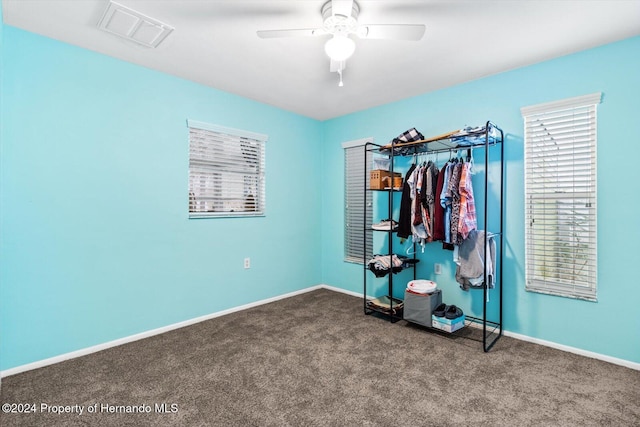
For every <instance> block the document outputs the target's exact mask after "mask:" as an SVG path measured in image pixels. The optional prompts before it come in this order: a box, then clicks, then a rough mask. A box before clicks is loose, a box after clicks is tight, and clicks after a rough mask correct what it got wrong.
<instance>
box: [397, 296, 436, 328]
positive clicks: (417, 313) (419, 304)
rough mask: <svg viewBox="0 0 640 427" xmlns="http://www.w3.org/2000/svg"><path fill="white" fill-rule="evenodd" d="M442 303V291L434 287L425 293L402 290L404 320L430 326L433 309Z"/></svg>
mask: <svg viewBox="0 0 640 427" xmlns="http://www.w3.org/2000/svg"><path fill="white" fill-rule="evenodd" d="M441 303H442V291H441V290H440V289H436V290H435V291H434V292H432V293H430V294H425V295H418V294H414V293H412V292H408V291H405V292H404V320H406V321H407V322H412V323H417V324H418V325H422V326H428V327H432V322H431V315H432V314H433V310H434V309H435V308H436V307H437V306H438V305H440V304H441Z"/></svg>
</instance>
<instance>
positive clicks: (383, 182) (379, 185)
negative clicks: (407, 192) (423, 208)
mask: <svg viewBox="0 0 640 427" xmlns="http://www.w3.org/2000/svg"><path fill="white" fill-rule="evenodd" d="M391 181H393V187H394V188H396V189H400V188H402V174H401V173H400V172H394V173H393V180H392V179H391V172H389V171H386V170H382V169H375V170H372V171H371V173H370V175H369V188H370V189H371V190H384V189H386V188H391V184H392V182H391Z"/></svg>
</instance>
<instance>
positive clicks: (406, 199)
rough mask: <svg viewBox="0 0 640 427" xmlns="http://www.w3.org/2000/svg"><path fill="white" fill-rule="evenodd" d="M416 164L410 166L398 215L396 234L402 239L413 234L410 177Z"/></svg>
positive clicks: (405, 178)
mask: <svg viewBox="0 0 640 427" xmlns="http://www.w3.org/2000/svg"><path fill="white" fill-rule="evenodd" d="M415 168H416V165H415V164H412V165H411V166H410V167H409V170H408V171H407V173H406V175H405V177H404V185H403V186H402V198H401V199H400V216H399V217H398V230H397V232H396V234H397V235H398V237H399V238H401V239H406V238H408V237H409V236H411V186H410V185H409V177H410V176H411V174H412V173H413V171H414V170H415Z"/></svg>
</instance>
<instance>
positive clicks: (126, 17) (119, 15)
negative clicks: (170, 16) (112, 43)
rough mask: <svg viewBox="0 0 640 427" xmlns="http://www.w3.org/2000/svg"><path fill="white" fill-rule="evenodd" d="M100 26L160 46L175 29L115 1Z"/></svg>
mask: <svg viewBox="0 0 640 427" xmlns="http://www.w3.org/2000/svg"><path fill="white" fill-rule="evenodd" d="M98 28H100V29H101V30H104V31H106V32H108V33H111V34H115V35H117V36H120V37H124V38H125V39H127V40H131V41H132V42H135V43H138V44H141V45H143V46H147V47H158V45H159V44H160V43H161V42H162V41H163V40H164V39H165V38H166V37H167V36H168V35H169V34H170V33H171V32H172V31H173V27H171V26H169V25H167V24H165V23H163V22H160V21H158V20H157V19H153V18H150V17H148V16H146V15H143V14H142V13H140V12H137V11H135V10H133V9H130V8H128V7H126V6H123V5H121V4H119V3H116V2H113V1H112V2H109V6H108V7H107V10H105V12H104V14H103V15H102V19H100V22H98Z"/></svg>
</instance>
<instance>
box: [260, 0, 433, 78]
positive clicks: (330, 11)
mask: <svg viewBox="0 0 640 427" xmlns="http://www.w3.org/2000/svg"><path fill="white" fill-rule="evenodd" d="M321 14H322V22H323V25H322V27H320V28H308V29H291V30H262V31H258V32H257V33H258V37H260V38H263V39H267V38H277V37H308V36H331V38H330V39H329V40H328V41H327V42H326V44H325V45H324V50H325V52H326V53H327V55H328V56H329V58H331V63H330V65H329V71H331V72H335V73H338V75H339V76H340V82H339V83H338V86H343V83H342V71H343V70H344V69H345V67H346V61H347V59H348V58H349V57H350V56H351V55H353V52H354V51H355V49H356V44H355V42H354V41H353V39H352V38H351V37H350V36H351V35H352V34H353V35H355V36H356V37H358V38H361V39H385V40H420V39H421V38H422V36H423V35H424V31H425V26H424V25H422V24H373V25H370V24H366V25H359V24H358V15H359V14H360V6H359V5H358V3H356V2H355V1H354V0H329V1H327V2H326V3H325V4H324V5H323V6H322V9H321Z"/></svg>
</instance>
